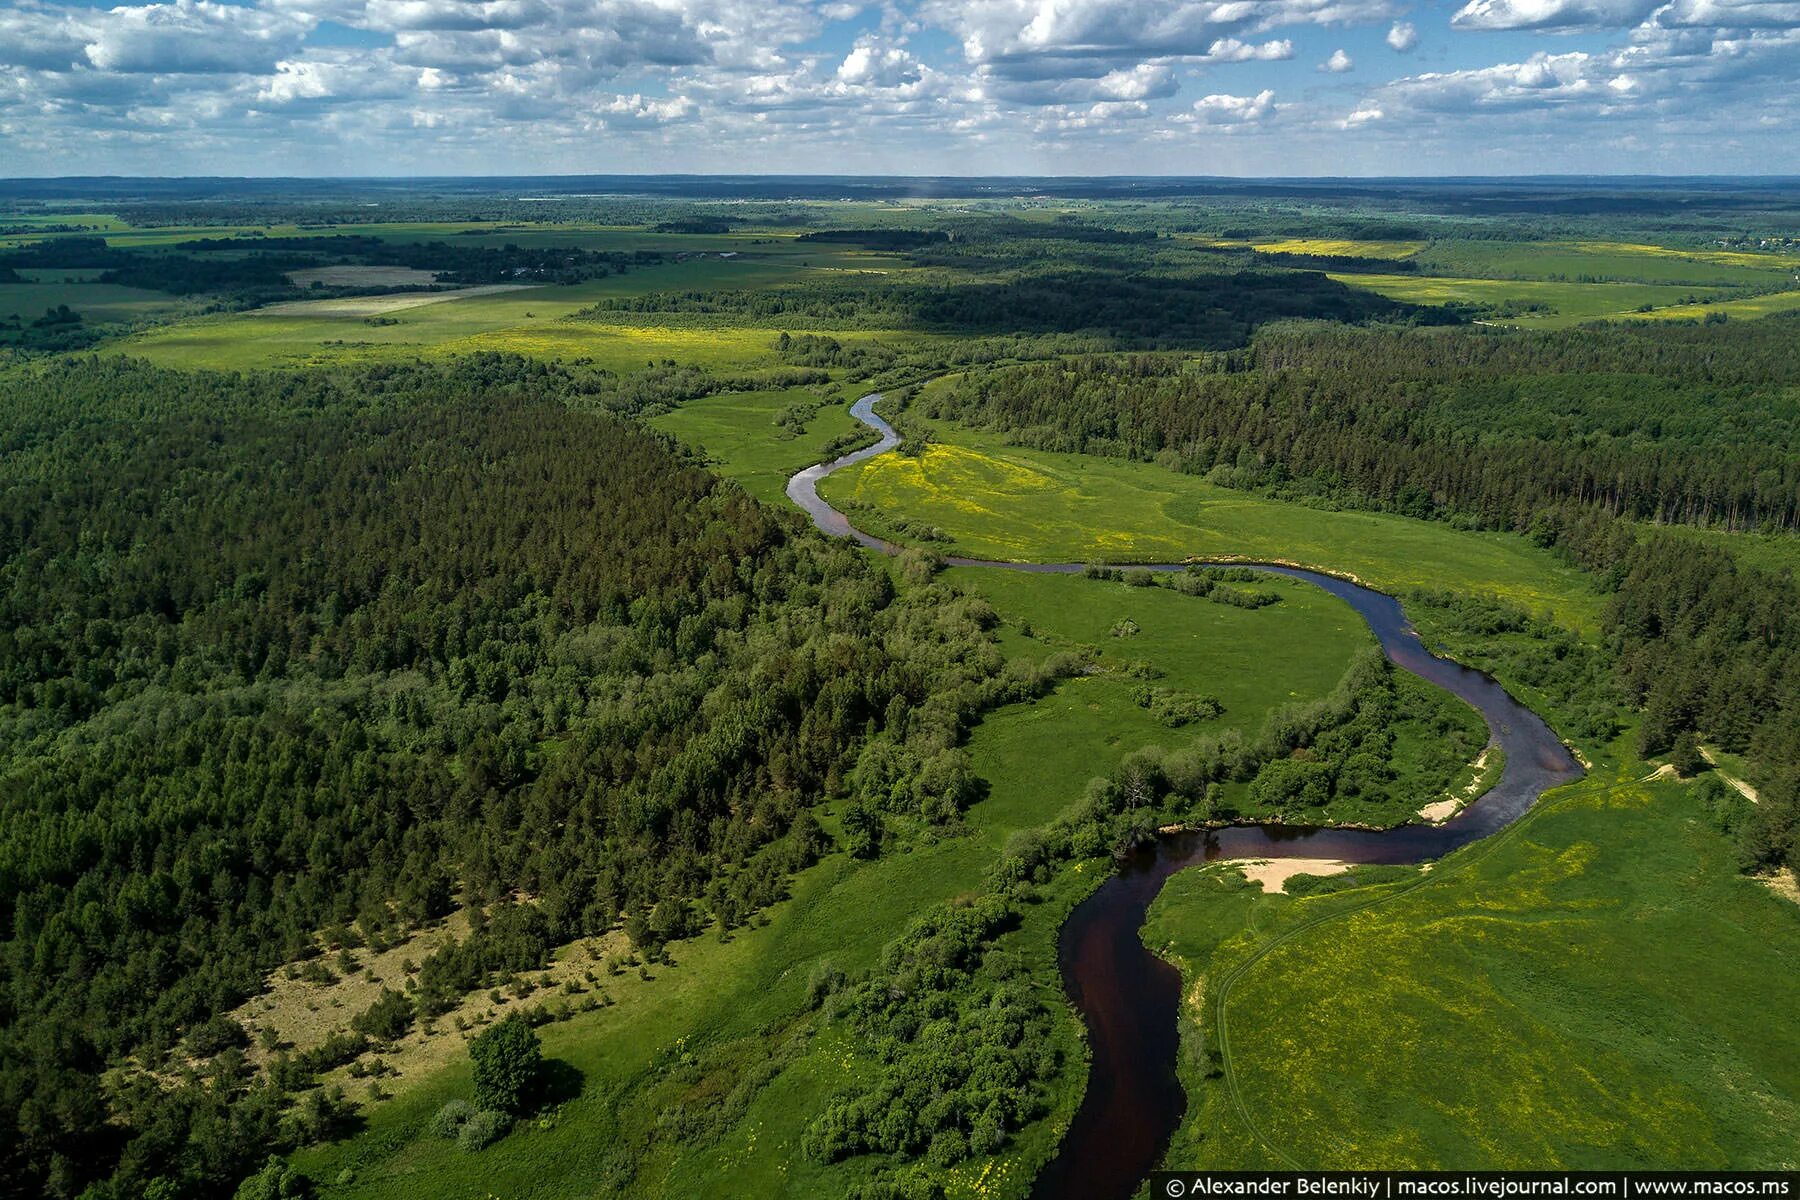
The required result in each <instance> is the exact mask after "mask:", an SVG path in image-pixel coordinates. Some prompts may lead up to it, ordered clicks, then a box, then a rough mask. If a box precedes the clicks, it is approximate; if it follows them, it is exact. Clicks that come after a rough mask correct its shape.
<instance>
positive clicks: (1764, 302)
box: [1631, 291, 1800, 321]
mask: <svg viewBox="0 0 1800 1200" xmlns="http://www.w3.org/2000/svg"><path fill="white" fill-rule="evenodd" d="M1796 309H1800V291H1793V292H1771V293H1770V294H1768V295H1766V296H1744V297H1741V298H1739V299H1736V300H1716V301H1714V302H1713V303H1711V304H1675V305H1671V306H1669V307H1668V308H1659V309H1657V310H1656V311H1655V312H1649V313H1633V314H1631V315H1632V316H1633V317H1634V318H1636V319H1641V320H1646V321H1703V320H1705V319H1706V318H1707V317H1708V316H1710V315H1712V314H1713V313H1722V314H1723V315H1725V316H1726V317H1730V318H1733V319H1736V320H1740V321H1753V320H1755V319H1756V318H1757V317H1767V316H1772V315H1774V314H1775V313H1785V312H1793V311H1795V310H1796Z"/></svg>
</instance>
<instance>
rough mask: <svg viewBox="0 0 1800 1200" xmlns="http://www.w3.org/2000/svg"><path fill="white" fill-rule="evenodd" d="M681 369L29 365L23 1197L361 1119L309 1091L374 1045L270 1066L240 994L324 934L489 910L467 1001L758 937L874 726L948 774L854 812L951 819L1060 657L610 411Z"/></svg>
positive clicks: (14, 724)
mask: <svg viewBox="0 0 1800 1200" xmlns="http://www.w3.org/2000/svg"><path fill="white" fill-rule="evenodd" d="M682 386H683V385H682V383H681V381H680V380H679V379H669V380H664V381H662V382H661V383H657V382H655V381H651V383H649V384H642V383H641V381H635V380H634V381H632V382H631V383H630V385H629V386H628V385H627V383H626V382H625V381H621V380H619V379H617V378H616V377H613V376H610V375H606V374H604V373H601V372H597V371H592V370H584V369H577V368H562V367H553V366H548V365H545V364H541V363H529V362H526V361H524V360H520V359H516V358H503V357H499V356H479V357H475V358H471V359H467V360H463V361H461V362H459V363H457V364H455V365H452V366H445V367H441V368H440V367H426V366H417V365H415V366H405V367H381V368H369V369H366V370H361V371H357V372H352V373H341V374H339V373H325V372H319V373H311V374H299V375H296V374H278V373H270V374H264V375H238V374H216V375H215V374H183V373H175V372H166V371H160V370H153V369H150V368H148V367H145V366H142V365H135V364H132V363H129V362H125V361H118V360H113V361H104V360H85V361H57V362H53V363H50V364H44V365H40V366H38V367H36V368H33V369H27V368H13V369H12V370H11V372H10V373H9V374H8V375H7V376H6V378H5V381H4V386H3V387H0V448H3V451H4V452H3V453H0V813H4V817H5V819H4V821H0V1180H4V1183H3V1184H0V1192H4V1193H5V1194H8V1195H32V1196H38V1195H51V1196H58V1197H72V1196H75V1195H77V1194H82V1195H85V1196H87V1197H88V1198H89V1200H111V1198H115V1197H116V1198H119V1200H123V1198H124V1197H138V1196H142V1195H146V1194H163V1193H162V1192H159V1191H158V1190H157V1189H158V1188H163V1187H174V1188H175V1189H176V1190H175V1191H173V1192H169V1193H168V1194H180V1195H217V1194H221V1193H224V1194H228V1193H229V1192H230V1190H231V1187H232V1186H233V1185H234V1181H235V1180H236V1179H237V1178H238V1177H239V1176H240V1175H241V1174H243V1173H244V1172H245V1171H247V1170H248V1169H251V1168H253V1167H254V1166H256V1165H259V1164H260V1163H261V1162H262V1161H263V1159H264V1158H265V1157H266V1155H267V1154H268V1153H269V1151H270V1149H271V1148H281V1147H287V1146H293V1145H296V1144H300V1143H303V1142H305V1141H308V1140H310V1139H312V1138H316V1137H318V1136H321V1135H323V1134H325V1133H327V1132H329V1129H330V1128H332V1127H334V1122H335V1121H336V1120H337V1117H336V1116H334V1114H335V1113H336V1112H337V1108H336V1107H335V1106H336V1105H337V1104H338V1102H337V1101H335V1100H333V1099H332V1098H331V1097H329V1096H325V1095H323V1094H322V1093H319V1092H317V1091H309V1090H308V1089H311V1088H312V1087H313V1077H314V1074H315V1073H316V1071H318V1070H323V1069H326V1068H328V1067H330V1066H332V1065H335V1064H336V1063H339V1062H342V1061H346V1058H347V1057H348V1056H354V1055H355V1054H356V1053H358V1052H359V1051H360V1049H361V1048H362V1046H363V1044H364V1043H363V1042H362V1041H361V1040H360V1039H359V1040H357V1041H355V1042H353V1043H352V1042H345V1043H344V1044H343V1045H341V1046H337V1045H335V1044H334V1045H333V1047H332V1048H331V1049H329V1050H328V1051H323V1052H321V1054H320V1055H314V1056H313V1057H310V1058H304V1059H302V1058H301V1057H298V1056H297V1057H295V1058H292V1059H290V1060H282V1061H278V1062H277V1063H276V1064H275V1065H274V1066H273V1067H272V1068H271V1070H270V1071H269V1072H268V1074H267V1075H266V1076H265V1075H259V1074H257V1073H253V1072H251V1071H249V1069H248V1068H247V1067H246V1065H245V1062H244V1059H243V1056H242V1055H241V1053H238V1052H237V1051H235V1050H233V1049H231V1047H232V1046H234V1045H237V1044H241V1041H242V1036H243V1035H242V1031H241V1030H238V1031H236V1032H235V1033H234V1032H233V1027H232V1025H231V1023H230V1022H223V1023H221V1022H219V1021H218V1020H217V1019H216V1018H219V1017H220V1016H221V1015H222V1014H225V1013H227V1012H228V1011H229V1010H231V1009H232V1008H233V1007H234V1006H235V1005H237V1004H238V1003H240V1002H241V1001H242V1000H244V999H245V998H246V997H248V996H249V995H251V994H253V993H255V992H256V991H258V990H259V989H260V988H261V987H262V981H263V978H264V975H265V973H266V972H268V971H269V970H270V969H271V968H273V967H275V966H277V965H278V964H280V963H282V962H284V961H290V960H293V959H299V958H305V957H306V956H308V955H310V954H314V953H316V952H317V949H316V948H317V947H318V945H319V938H320V933H321V931H322V930H326V929H328V928H332V927H339V928H342V927H344V926H348V925H350V924H352V923H354V925H355V926H356V927H357V928H358V929H359V930H360V931H361V936H363V937H365V938H373V937H393V936H397V935H398V934H399V933H400V932H402V931H404V930H406V929H407V928H410V927H412V926H414V925H416V924H417V923H419V922H421V921H426V920H430V919H432V918H435V917H438V916H441V915H443V914H444V913H445V912H446V911H448V910H449V908H450V907H451V906H452V905H453V904H455V903H458V902H460V903H463V904H467V905H474V906H485V907H489V908H491V909H492V910H493V912H494V914H495V915H494V917H493V919H492V920H491V921H489V922H487V923H486V924H485V925H484V927H483V931H482V932H481V933H480V934H479V935H478V936H477V937H476V938H474V939H471V941H469V942H466V943H463V944H462V945H461V946H457V947H452V948H451V949H449V950H447V951H444V952H442V953H440V954H438V955H434V956H432V957H431V959H429V960H428V961H427V962H426V963H425V964H424V965H423V968H422V970H421V974H420V976H419V978H420V980H421V988H420V992H419V993H418V1003H419V1005H420V1006H421V1008H422V1010H423V1011H427V1012H430V1011H439V1010H441V1009H442V1008H444V1007H447V1006H448V1005H449V1004H452V1003H454V1002H455V999H456V997H457V996H458V995H460V994H461V992H462V991H464V990H466V989H468V988H472V987H478V986H489V985H490V984H491V982H492V981H493V980H494V979H495V973H496V972H500V973H502V977H503V975H504V972H507V971H511V970H517V969H521V968H526V967H532V966H537V965H541V964H542V962H543V958H544V955H545V953H546V951H547V948H548V947H550V946H552V945H555V944H557V943H559V942H563V941H567V940H569V939H571V938H575V937H578V936H582V935H585V934H595V933H599V932H601V931H603V930H606V929H609V928H614V927H618V926H620V925H623V927H624V928H625V929H626V930H627V932H628V933H629V934H630V935H631V936H632V937H633V938H634V939H635V940H636V941H637V942H638V943H639V944H640V945H641V946H654V945H655V944H657V943H659V942H661V941H663V940H665V939H668V938H674V937H682V936H689V935H692V934H693V933H695V932H697V931H698V930H700V929H702V928H704V927H707V926H709V925H710V926H716V927H718V928H720V929H729V928H732V927H734V926H736V925H738V924H740V923H742V922H743V921H745V920H747V919H748V918H749V917H750V916H751V915H752V914H754V913H755V912H756V911H757V910H758V909H760V908H761V907H762V906H764V905H767V904H769V903H770V902H771V901H773V900H775V899H777V898H779V897H780V896H781V895H782V894H783V891H784V888H785V880H786V878H787V875H788V873H789V872H791V871H792V870H794V869H796V868H798V867H800V866H802V865H804V864H805V863H806V862H808V861H810V859H811V858H812V857H813V856H814V855H815V854H817V853H818V852H819V850H820V849H821V848H822V847H823V846H824V845H826V844H827V843H826V839H825V838H824V836H823V835H822V834H821V832H820V830H819V827H818V825H817V823H816V822H814V820H813V819H812V817H811V815H810V812H809V810H810V808H811V807H812V806H813V805H814V804H816V803H817V802H818V801H820V800H821V799H822V798H824V797H825V796H827V795H830V794H833V793H842V792H846V791H848V790H849V789H850V787H851V781H852V780H853V779H854V778H857V777H859V776H861V777H864V778H867V777H868V775H869V772H870V771H872V770H874V768H873V767H871V766H869V765H868V756H867V753H866V749H865V743H866V741H867V739H868V737H869V735H870V734H871V733H874V732H879V733H880V741H881V751H880V757H881V759H882V761H883V763H885V764H887V765H888V766H890V767H893V768H894V769H896V770H898V771H900V772H901V773H902V774H903V775H905V777H906V778H907V779H909V780H915V781H916V786H915V787H913V788H910V789H908V790H907V791H905V793H904V794H901V793H899V792H893V791H890V792H884V793H883V794H882V796H881V797H880V799H879V801H873V800H872V801H870V802H869V803H868V804H867V805H866V807H864V808H862V809H861V810H860V811H862V812H863V821H864V832H865V834H867V835H869V837H870V840H871V842H872V843H873V845H872V849H873V850H875V851H878V850H879V848H880V845H881V844H882V843H883V842H884V841H886V840H888V838H889V836H904V833H905V830H906V829H907V828H910V827H911V826H913V825H916V824H919V823H942V822H946V821H954V820H955V819H956V817H957V812H958V809H959V807H960V805H961V804H963V803H966V802H967V800H968V799H969V798H970V796H971V795H972V791H973V789H972V788H971V787H970V781H969V777H968V773H967V766H966V764H965V763H963V762H962V761H961V759H960V754H959V752H958V751H956V750H955V748H954V747H955V745H956V743H957V741H958V740H959V738H960V736H961V732H962V729H963V726H964V724H965V723H966V722H967V721H969V720H971V719H973V716H974V714H975V713H977V712H978V711H980V710H981V709H982V708H984V707H986V706H988V705H991V704H993V703H996V702H999V701H1001V700H1005V699H1011V698H1019V697H1023V696H1025V695H1029V694H1032V692H1033V690H1034V689H1036V688H1038V687H1041V686H1042V679H1041V677H1040V676H1039V675H1037V674H1034V673H1031V672H1025V673H1018V672H1013V673H1007V672H1004V671H1003V670H1002V657H1001V655H1000V654H999V652H998V650H997V649H996V648H995V647H994V646H993V644H992V641H991V637H990V635H989V634H988V633H987V632H986V629H987V627H988V626H989V625H991V624H992V623H993V621H994V616H993V613H992V610H991V609H988V608H987V606H986V605H985V604H983V603H981V602H980V601H976V600H971V599H969V598H966V597H962V596H959V595H957V594H955V593H954V592H952V591H950V590H948V589H946V588H944V587H942V586H936V585H928V586H920V587H918V588H915V589H913V590H912V591H910V592H908V593H907V594H906V595H905V596H903V597H902V596H897V595H896V593H895V591H894V588H893V586H892V584H891V583H890V580H889V577H888V576H887V575H886V574H885V573H884V572H883V571H882V570H880V569H878V568H876V567H874V566H872V565H871V564H870V563H869V562H868V561H867V560H866V559H865V557H864V556H862V555H861V554H860V553H857V552H855V551H853V550H852V549H849V548H847V547H845V546H843V545H840V544H836V543H832V542H828V541H826V540H825V539H823V538H822V537H820V536H818V535H816V534H813V533H812V532H810V531H803V529H802V526H801V523H800V522H799V521H797V520H794V519H789V518H787V517H786V516H784V515H777V514H776V513H774V512H773V511H771V510H767V509H763V508H761V507H759V506H758V505H756V504H755V503H753V502H752V501H751V500H750V499H749V498H748V497H747V496H745V495H744V494H743V493H742V492H740V491H738V490H737V489H736V488H733V487H729V486H725V485H722V484H721V483H720V482H719V481H718V480H717V479H716V478H715V477H713V476H711V475H709V474H707V473H706V472H704V471H702V470H700V469H699V468H697V467H695V466H693V465H691V464H689V463H688V462H686V461H684V460H683V458H682V457H681V456H680V455H679V454H678V453H677V452H675V451H674V450H672V449H671V448H670V446H669V445H667V444H665V443H664V442H663V441H661V440H659V439H657V438H656V437H654V436H652V435H649V434H647V433H645V432H643V431H642V430H641V429H640V428H638V427H637V426H635V425H632V424H628V423H624V422H621V421H618V420H616V419H614V418H611V417H609V416H607V415H605V411H606V410H609V409H624V410H631V409H636V408H639V407H642V406H643V405H645V404H647V403H654V402H655V400H656V398H657V397H658V396H660V395H663V394H665V393H679V392H680V391H681V390H682ZM520 894H525V895H530V896H533V897H535V898H536V903H534V904H532V905H527V906H523V907H521V906H518V905H514V904H512V903H510V899H511V898H512V897H514V896H516V895H520ZM459 898H460V899H459ZM202 1026H205V1027H206V1028H209V1029H212V1030H213V1032H212V1033H210V1034H208V1035H207V1036H206V1037H205V1038H204V1039H202V1040H199V1041H192V1040H190V1041H186V1042H184V1041H183V1039H184V1036H185V1035H186V1034H187V1032H188V1031H190V1030H193V1029H196V1028H199V1027H202ZM190 1056H191V1058H193V1059H198V1060H200V1061H199V1065H198V1068H197V1069H196V1070H195V1071H193V1072H191V1073H190V1072H187V1071H185V1070H184V1069H183V1066H182V1064H184V1063H186V1062H188V1061H189V1060H190ZM128 1063H130V1064H136V1065H135V1066H127V1067H126V1069H125V1070H123V1071H120V1072H116V1073H113V1074H106V1072H107V1069H108V1068H109V1067H111V1066H117V1065H122V1064H128ZM151 1071H156V1072H160V1074H153V1073H150V1072H151ZM302 1095H304V1099H303V1101H302V1102H301V1103H300V1104H299V1105H298V1106H297V1107H296V1106H295V1098H296V1097H299V1096H302ZM309 1114H310V1115H309ZM158 1181H166V1182H165V1183H159V1182H158ZM90 1187H91V1188H92V1190H88V1191H84V1189H88V1188H90Z"/></svg>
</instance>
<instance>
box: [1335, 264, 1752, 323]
mask: <svg viewBox="0 0 1800 1200" xmlns="http://www.w3.org/2000/svg"><path fill="white" fill-rule="evenodd" d="M1331 278H1333V279H1335V280H1337V281H1338V282H1339V283H1342V284H1346V285H1348V286H1350V287H1359V288H1366V289H1368V290H1369V291H1372V292H1379V293H1380V294H1381V295H1383V296H1387V297H1389V298H1390V299H1394V300H1404V301H1407V302H1408V303H1412V304H1456V303H1461V304H1480V305H1513V306H1515V307H1518V308H1520V309H1525V308H1528V307H1529V308H1532V309H1533V311H1529V312H1525V311H1521V312H1520V313H1518V314H1517V315H1509V316H1503V317H1494V318H1490V319H1491V320H1494V321H1496V322H1499V323H1502V324H1508V325H1513V324H1523V323H1525V322H1527V321H1529V322H1530V323H1531V324H1532V325H1533V326H1535V327H1539V328H1545V327H1555V326H1560V325H1573V324H1577V323H1579V322H1581V321H1593V320H1598V319H1601V318H1606V317H1614V318H1628V317H1636V316H1641V315H1643V314H1641V313H1638V312H1636V311H1635V310H1636V309H1638V308H1640V307H1642V306H1643V305H1646V304H1648V305H1650V306H1652V307H1653V308H1662V307H1666V306H1670V305H1675V304H1681V303H1685V302H1687V301H1690V300H1696V299H1704V298H1706V297H1708V296H1722V295H1725V294H1726V293H1723V292H1721V291H1720V290H1719V289H1716V288H1705V287H1694V286H1689V285H1686V284H1644V283H1566V282H1561V281H1545V280H1531V279H1526V280H1517V279H1482V278H1472V277H1471V278H1458V277H1448V276H1437V275H1360V274H1333V275H1332V276H1331Z"/></svg>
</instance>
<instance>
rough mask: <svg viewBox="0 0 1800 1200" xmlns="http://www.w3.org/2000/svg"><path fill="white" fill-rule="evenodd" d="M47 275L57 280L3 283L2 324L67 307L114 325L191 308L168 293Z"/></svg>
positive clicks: (0, 288)
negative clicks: (82, 281)
mask: <svg viewBox="0 0 1800 1200" xmlns="http://www.w3.org/2000/svg"><path fill="white" fill-rule="evenodd" d="M46 275H50V276H54V277H55V278H54V280H53V281H50V282H43V283H0V320H3V319H5V318H8V317H18V318H20V319H22V320H25V321H32V320H36V319H37V318H38V317H41V316H43V315H44V310H45V309H49V308H55V307H56V306H57V305H59V304H66V305H68V306H69V307H70V308H72V309H74V310H75V311H76V312H78V313H80V314H81V315H82V317H83V318H84V319H85V320H87V321H90V322H94V323H97V324H111V323H113V322H129V321H140V320H147V319H149V318H151V317H162V316H168V315H170V314H172V313H177V312H180V311H181V310H182V309H183V308H185V307H187V305H188V304H189V301H187V300H184V299H183V298H182V297H180V296H171V295H169V294H168V293H167V292H151V291H146V290H144V289H143V288H132V287H120V286H119V285H118V284H114V283H63V282H62V273H61V272H47V273H46Z"/></svg>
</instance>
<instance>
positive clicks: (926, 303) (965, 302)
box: [591, 271, 1458, 348]
mask: <svg viewBox="0 0 1800 1200" xmlns="http://www.w3.org/2000/svg"><path fill="white" fill-rule="evenodd" d="M591 311H593V312H596V313H602V312H632V313H672V312H681V313H713V314H724V315H730V316H732V317H734V318H739V319H746V320H751V321H755V322H757V323H762V324H768V325H771V326H775V327H786V328H805V327H806V325H808V324H812V325H814V326H815V327H828V328H832V329H922V330H931V331H943V332H953V333H961V334H973V335H985V334H1092V335H1095V336H1100V337H1105V338H1107V339H1109V341H1110V342H1111V344H1113V345H1117V346H1124V347H1138V346H1142V347H1168V348H1177V347H1194V348H1225V347H1232V346H1241V345H1243V344H1244V343H1245V342H1246V341H1247V340H1248V339H1249V337H1250V335H1251V333H1252V332H1253V331H1254V330H1256V329H1257V328H1258V327H1259V326H1261V325H1263V324H1265V323H1267V322H1270V321H1277V320H1283V319H1290V318H1296V317H1311V318H1319V319H1324V320H1334V321H1347V322H1362V321H1376V320H1379V321H1402V322H1405V321H1412V322H1420V323H1426V324H1432V323H1439V322H1452V321H1455V320H1457V319H1458V318H1456V317H1455V316H1453V315H1451V314H1449V313H1447V312H1446V311H1445V310H1443V309H1433V308H1421V307H1418V306H1416V305H1410V304H1404V303H1401V302H1399V301H1394V300H1389V299H1386V298H1385V297H1382V296H1377V295H1375V294H1374V293H1372V292H1368V291H1364V290H1361V289H1356V288H1349V287H1346V286H1344V285H1343V284H1341V283H1338V282H1337V281H1335V280H1333V279H1329V278H1327V277H1326V276H1324V275H1319V274H1312V273H1299V272H1256V271H1241V272H1231V273H1223V274H1190V275H1153V274H1144V275H1115V274H1105V273H1100V272H1078V271H1046V272H1042V273H1026V274H1021V275H1017V276H1014V277H1012V278H1005V279H1000V280H997V281H995V282H992V283H980V284H970V283H961V282H952V281H940V280H912V279H892V280H889V279H879V280H866V279H861V278H854V279H842V278H839V279H823V280H809V281H807V282H806V283H804V284H797V285H794V286H791V287H782V288H768V289H763V290H758V291H686V292H653V293H649V294H645V295H640V296H620V297H615V298H609V299H607V300H605V301H602V302H601V303H600V304H598V305H596V306H595V307H594V309H592V310H591Z"/></svg>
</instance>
